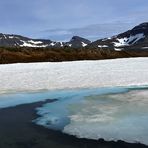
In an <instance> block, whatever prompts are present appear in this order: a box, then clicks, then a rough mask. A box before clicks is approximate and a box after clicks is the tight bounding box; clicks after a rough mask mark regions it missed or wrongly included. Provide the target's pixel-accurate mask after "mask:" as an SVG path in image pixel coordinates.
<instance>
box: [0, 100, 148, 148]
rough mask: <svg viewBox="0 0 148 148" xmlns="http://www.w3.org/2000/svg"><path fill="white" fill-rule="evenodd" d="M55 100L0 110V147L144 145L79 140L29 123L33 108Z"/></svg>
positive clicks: (130, 147) (126, 147) (111, 147)
mask: <svg viewBox="0 0 148 148" xmlns="http://www.w3.org/2000/svg"><path fill="white" fill-rule="evenodd" d="M52 101H56V100H47V101H41V102H36V103H31V104H24V105H18V106H15V107H9V108H3V109H0V131H1V132H0V139H1V140H0V147H2V148H10V147H11V148H47V147H48V148H50V147H51V148H53V147H54V148H86V147H87V148H92V147H95V148H119V147H120V148H147V147H148V146H145V145H143V144H138V143H135V144H131V143H126V142H123V141H117V142H113V141H110V142H107V141H104V140H103V139H100V140H89V139H79V138H76V137H75V136H71V135H67V134H64V133H62V132H60V131H53V130H50V129H47V128H44V127H42V126H38V125H36V124H34V123H32V120H34V119H36V118H37V117H38V115H37V114H36V111H35V108H37V107H40V106H42V105H43V104H44V103H47V102H48V103H49V102H52Z"/></svg>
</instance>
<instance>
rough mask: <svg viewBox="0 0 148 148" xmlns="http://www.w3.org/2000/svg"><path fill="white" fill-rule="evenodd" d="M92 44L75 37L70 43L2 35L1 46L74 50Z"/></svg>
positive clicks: (0, 37) (0, 36)
mask: <svg viewBox="0 0 148 148" xmlns="http://www.w3.org/2000/svg"><path fill="white" fill-rule="evenodd" d="M89 43H91V42H90V41H89V40H87V39H84V38H81V37H78V36H74V37H72V39H71V40H70V41H69V42H55V41H51V40H45V39H31V38H27V37H23V36H20V35H10V34H2V33H1V34H0V46H4V47H16V46H18V47H40V48H42V47H52V48H60V47H64V46H68V47H72V48H82V47H85V46H87V45H88V44H89Z"/></svg>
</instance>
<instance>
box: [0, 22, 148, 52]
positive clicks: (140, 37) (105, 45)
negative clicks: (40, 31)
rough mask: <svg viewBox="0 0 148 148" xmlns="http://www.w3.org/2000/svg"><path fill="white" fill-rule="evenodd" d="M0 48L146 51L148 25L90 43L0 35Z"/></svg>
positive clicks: (73, 39) (82, 40) (75, 37)
mask: <svg viewBox="0 0 148 148" xmlns="http://www.w3.org/2000/svg"><path fill="white" fill-rule="evenodd" d="M0 46H4V47H40V48H42V47H48V48H63V47H72V48H87V49H100V50H106V49H107V50H110V51H122V50H124V51H125V50H131V49H132V50H133V49H134V50H136V49H138V50H139V49H141V50H146V49H148V23H142V24H140V25H138V26H136V27H134V28H133V29H131V30H128V31H126V32H124V33H121V34H119V35H116V36H113V37H111V38H104V39H99V40H97V41H94V42H91V41H89V40H87V39H85V38H82V37H79V36H73V37H72V38H71V40H70V41H69V42H55V41H51V40H47V39H46V40H45V39H31V38H27V37H23V36H20V35H10V34H2V33H1V34H0Z"/></svg>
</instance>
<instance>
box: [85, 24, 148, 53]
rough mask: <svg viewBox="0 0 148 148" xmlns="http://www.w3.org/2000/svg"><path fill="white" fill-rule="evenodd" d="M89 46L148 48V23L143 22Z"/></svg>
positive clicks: (118, 48) (125, 48) (102, 47)
mask: <svg viewBox="0 0 148 148" xmlns="http://www.w3.org/2000/svg"><path fill="white" fill-rule="evenodd" d="M87 47H88V48H101V49H110V50H116V51H121V50H130V49H141V50H143V49H148V23H142V24H140V25H138V26H136V27H134V28H133V29H131V30H128V31H126V32H124V33H121V34H119V35H116V36H113V37H111V38H105V39H100V40H97V41H95V42H92V43H91V44H89V45H88V46H87Z"/></svg>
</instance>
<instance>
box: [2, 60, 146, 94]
mask: <svg viewBox="0 0 148 148" xmlns="http://www.w3.org/2000/svg"><path fill="white" fill-rule="evenodd" d="M147 84H148V58H127V59H113V60H98V61H74V62H60V63H51V62H49V63H22V64H6V65H0V93H3V92H9V91H27V90H29V91H32V90H36V91H37V90H45V89H46V90H51V89H66V88H70V89H71V88H92V87H106V86H107V87H108V86H131V85H147Z"/></svg>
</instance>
